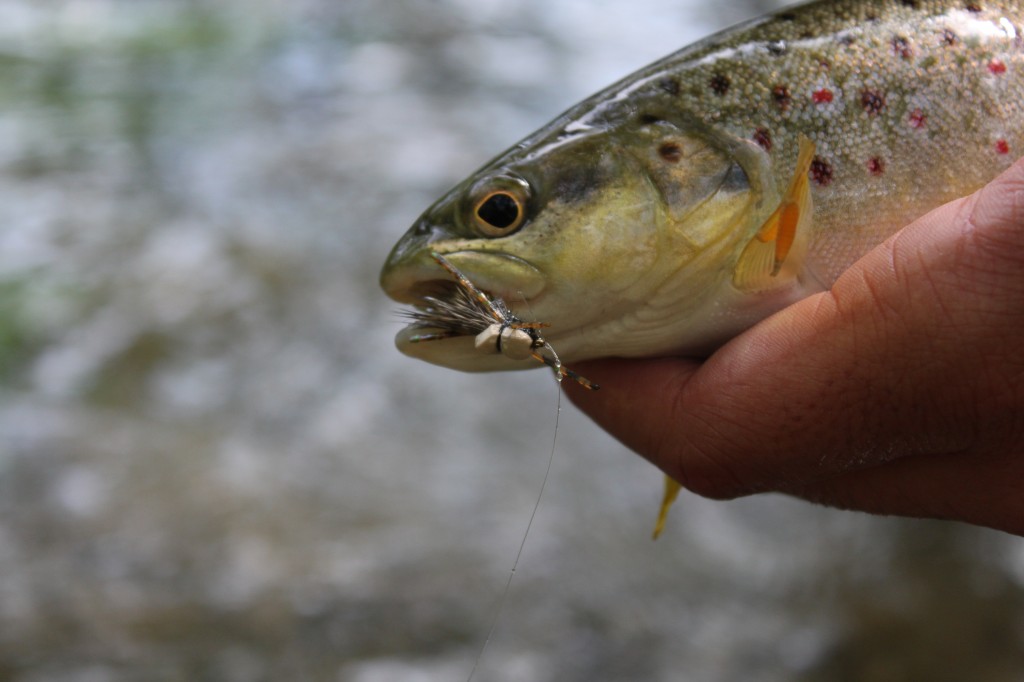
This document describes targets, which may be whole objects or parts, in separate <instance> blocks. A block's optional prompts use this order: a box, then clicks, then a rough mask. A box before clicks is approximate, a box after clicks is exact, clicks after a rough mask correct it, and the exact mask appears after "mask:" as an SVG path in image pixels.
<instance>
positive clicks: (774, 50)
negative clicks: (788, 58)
mask: <svg viewBox="0 0 1024 682" xmlns="http://www.w3.org/2000/svg"><path fill="white" fill-rule="evenodd" d="M765 47H767V48H768V52H770V53H771V54H773V55H775V56H776V57H781V56H783V55H784V54H786V52H788V51H789V47H788V46H787V45H786V41H785V40H772V41H769V42H768V44H767V45H765Z"/></svg>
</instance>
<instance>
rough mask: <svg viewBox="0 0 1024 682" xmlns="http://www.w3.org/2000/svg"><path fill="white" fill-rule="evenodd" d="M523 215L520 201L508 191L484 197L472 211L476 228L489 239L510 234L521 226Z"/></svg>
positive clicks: (500, 191) (523, 211)
mask: <svg viewBox="0 0 1024 682" xmlns="http://www.w3.org/2000/svg"><path fill="white" fill-rule="evenodd" d="M525 215H526V211H525V210H524V207H523V201H522V199H521V198H520V197H518V196H516V195H515V194H514V193H512V192H510V191H508V190H497V191H495V192H491V193H489V194H487V195H485V196H484V197H483V198H482V199H480V200H479V201H478V202H476V207H475V208H474V209H473V217H474V218H475V219H476V223H477V227H479V228H480V231H481V232H483V233H484V234H485V235H487V236H489V237H503V236H505V235H507V234H511V233H512V232H514V231H515V230H516V229H517V228H518V227H519V226H520V225H522V224H523V218H524V217H525Z"/></svg>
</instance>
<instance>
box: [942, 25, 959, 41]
mask: <svg viewBox="0 0 1024 682" xmlns="http://www.w3.org/2000/svg"><path fill="white" fill-rule="evenodd" d="M957 40H959V38H957V35H956V33H953V32H952V31H950V30H949V29H948V28H947V29H945V30H944V31H942V42H944V43H945V44H946V45H956V43H957Z"/></svg>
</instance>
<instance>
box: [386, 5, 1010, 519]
mask: <svg viewBox="0 0 1024 682" xmlns="http://www.w3.org/2000/svg"><path fill="white" fill-rule="evenodd" d="M1022 31H1024V4H1021V3H1020V2H1019V0H1012V1H1011V0H999V1H996V0H820V1H818V2H812V3H809V4H805V5H800V6H796V7H793V8H787V9H783V10H780V11H778V12H776V13H774V14H770V15H768V16H765V17H761V18H758V19H754V20H752V21H749V22H747V23H745V24H741V25H739V26H736V27H734V28H731V29H726V30H725V31H722V32H720V33H717V34H715V35H712V36H710V37H708V38H706V39H704V40H702V41H699V42H697V43H695V44H693V45H691V46H689V47H685V48H683V49H682V50H680V51H678V52H676V53H674V54H672V55H669V56H667V57H665V58H664V59H662V60H660V61H657V62H655V63H653V64H651V65H650V66H647V67H645V68H642V69H640V70H639V71H637V72H635V73H633V74H632V75H629V76H627V77H626V78H624V79H622V80H620V81H618V82H616V83H614V84H613V85H611V86H609V87H608V88H606V89H604V90H602V91H601V92H599V93H597V94H596V95H594V96H593V97H590V98H588V99H586V100H584V101H583V102H581V103H579V104H577V105H576V106H573V107H572V108H570V109H569V110H568V111H566V112H564V113H562V114H561V115H559V116H557V117H556V118H555V119H554V120H553V121H552V122H551V123H549V124H548V125H546V126H544V127H542V128H541V129H540V130H538V131H536V132H535V133H533V134H531V135H529V136H527V137H526V138H525V139H523V140H521V141H520V142H518V143H517V144H515V145H513V146H512V147H511V148H509V149H508V150H507V151H505V152H503V153H502V154H499V155H498V156H497V157H496V158H494V159H492V160H491V161H489V162H488V163H486V164H485V165H484V166H483V167H481V168H480V169H479V170H477V171H476V172H474V173H472V174H471V175H470V176H469V177H468V178H466V179H465V180H464V181H463V182H461V183H459V184H458V185H456V186H455V187H454V188H453V189H451V190H450V191H449V192H448V193H446V194H445V195H443V196H442V197H441V198H440V199H438V200H437V201H436V203H434V204H433V205H432V206H430V207H429V208H427V210H426V211H425V212H424V213H423V214H422V215H421V216H420V217H419V219H418V220H416V222H415V223H414V224H413V225H412V227H411V228H410V229H409V230H408V232H406V234H405V235H404V236H402V237H401V238H400V239H399V241H398V242H397V244H396V245H395V246H394V248H393V249H392V251H391V253H390V254H389V255H388V257H387V260H386V262H385V264H384V266H383V269H382V272H381V276H380V283H381V286H382V288H383V290H384V291H385V292H386V294H387V295H388V296H389V297H391V298H392V299H394V300H395V301H397V302H399V303H401V304H406V305H411V306H413V307H414V308H418V309H421V310H422V309H425V308H427V307H430V303H429V302H430V301H435V302H436V301H439V300H446V299H447V300H451V299H452V297H454V296H457V295H458V289H459V287H458V285H457V283H455V282H453V280H452V278H451V277H450V276H449V273H448V272H446V271H444V269H442V268H439V267H438V264H437V261H436V260H435V259H434V257H433V255H432V254H439V255H441V256H442V257H443V258H444V259H446V261H447V262H448V263H450V264H451V266H452V267H453V268H456V269H457V270H458V271H459V272H461V273H462V274H463V276H464V277H465V278H467V279H468V280H469V281H471V282H472V283H474V285H475V286H476V287H477V288H478V289H479V290H480V291H482V292H485V294H486V295H487V296H490V297H492V298H494V299H498V300H501V301H503V302H504V304H505V305H506V306H507V307H508V310H509V311H510V312H511V313H513V314H514V315H515V316H516V317H517V319H521V320H528V321H533V322H537V323H543V324H545V325H547V326H546V327H545V332H544V339H545V342H546V343H547V344H549V345H550V347H551V348H557V350H558V356H559V357H560V359H561V361H562V362H566V363H574V362H580V361H583V360H589V359H595V358H602V357H623V358H635V357H656V356H672V355H678V356H694V357H704V356H707V355H709V354H711V353H713V352H714V350H715V349H716V348H718V347H719V346H721V345H722V344H723V343H725V342H727V341H728V340H729V339H731V338H733V337H734V336H736V335H737V334H739V333H740V332H742V331H744V330H745V329H747V328H749V327H751V326H752V325H754V324H755V323H757V322H758V321H759V320H761V319H763V318H765V317H768V316H769V315H771V314H773V313H775V312H777V311H778V310H780V309H782V308H784V307H786V306H788V305H790V304H792V303H794V302H796V301H798V300H800V299H802V298H805V297H807V296H810V295H813V294H815V293H818V292H821V291H825V290H827V289H828V288H829V287H830V286H831V285H832V284H833V283H834V282H835V280H836V279H837V278H838V276H839V275H840V274H841V273H842V272H843V271H844V270H846V269H847V268H848V267H849V266H850V265H852V264H853V263H854V262H855V261H856V260H858V259H859V258H860V257H861V256H863V255H864V254H865V253H867V252H868V251H869V250H870V249H872V248H873V247H874V246H876V245H877V244H879V243H881V242H882V241H884V240H885V239H886V238H887V237H889V236H890V235H892V234H894V233H895V232H896V231H897V230H899V229H900V228H901V227H902V226H904V225H906V224H908V223H909V222H911V221H912V220H914V219H915V218H917V217H919V216H921V215H923V214H924V213H926V212H928V211H929V210H931V209H933V208H935V207H937V206H939V205H941V204H943V203H945V202H947V201H949V200H952V199H954V198H956V197H960V196H964V195H966V194H969V193H971V192H973V191H975V190H976V189H978V188H979V187H981V186H982V185H984V184H985V183H987V182H988V181H989V180H991V179H993V178H994V177H995V176H996V175H997V174H999V173H1000V172H1001V171H1002V170H1004V169H1006V168H1007V167H1009V166H1010V165H1011V163H1012V162H1013V161H1014V160H1015V159H1016V158H1017V157H1019V156H1021V155H1022V154H1024V110H1022V107H1024V35H1022ZM434 322H436V320H434ZM431 323H432V322H431V320H430V316H426V317H422V316H421V318H420V319H418V320H413V323H412V324H411V325H409V326H407V327H405V328H404V329H402V330H401V331H399V332H398V335H397V336H396V345H397V347H398V349H399V350H400V351H401V352H403V353H405V354H407V355H410V356H412V357H415V358H419V359H422V360H425V361H427V362H431V363H434V364H438V365H442V366H445V367H450V368H453V369H458V370H463V371H496V370H509V369H524V368H529V367H536V366H539V364H538V363H537V362H536V361H535V360H532V359H531V358H529V357H519V358H517V357H512V356H510V355H509V354H507V353H504V352H502V351H501V349H499V348H498V346H497V344H496V343H485V344H476V343H474V341H475V339H476V336H477V334H474V333H470V332H472V331H473V330H464V331H465V332H466V333H455V334H444V335H441V334H437V335H436V336H437V337H438V338H436V339H434V340H431V341H430V342H426V343H424V342H417V339H418V338H423V337H424V336H430V335H431V334H432V333H433V332H432V330H431V327H430V324H431ZM672 483H673V482H671V481H667V482H666V500H668V502H670V500H669V497H670V496H673V497H674V494H673V486H672ZM676 485H678V484H676ZM674 491H675V492H678V487H676V488H674ZM666 508H667V504H663V509H662V512H664V510H665V509H666ZM662 516H663V515H662ZM663 520H664V519H663V518H662V519H661V522H663Z"/></svg>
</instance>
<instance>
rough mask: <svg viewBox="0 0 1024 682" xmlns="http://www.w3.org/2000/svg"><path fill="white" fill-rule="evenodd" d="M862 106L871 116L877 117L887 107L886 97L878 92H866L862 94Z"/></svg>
mask: <svg viewBox="0 0 1024 682" xmlns="http://www.w3.org/2000/svg"><path fill="white" fill-rule="evenodd" d="M860 104H861V106H862V107H864V111H866V112H868V115H869V116H876V115H877V114H878V112H880V111H881V110H882V109H883V108H884V107H885V95H883V94H882V93H881V92H879V91H878V90H870V89H867V90H864V91H863V92H861V93H860Z"/></svg>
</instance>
